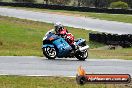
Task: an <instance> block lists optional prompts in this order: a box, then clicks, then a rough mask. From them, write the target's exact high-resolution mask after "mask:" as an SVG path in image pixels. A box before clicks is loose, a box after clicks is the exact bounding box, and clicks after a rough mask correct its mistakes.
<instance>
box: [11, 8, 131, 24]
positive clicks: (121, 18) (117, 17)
mask: <svg viewBox="0 0 132 88" xmlns="http://www.w3.org/2000/svg"><path fill="white" fill-rule="evenodd" d="M9 8H17V9H25V10H31V11H40V12H48V13H55V14H63V15H72V16H83V17H90V18H94V19H101V20H109V21H118V22H125V23H132V16H131V15H127V14H107V13H95V12H79V11H67V10H50V9H38V8H25V7H10V6H9Z"/></svg>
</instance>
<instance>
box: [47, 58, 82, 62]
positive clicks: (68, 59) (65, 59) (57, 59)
mask: <svg viewBox="0 0 132 88" xmlns="http://www.w3.org/2000/svg"><path fill="white" fill-rule="evenodd" d="M44 60H46V61H74V62H84V61H81V60H78V59H76V58H56V59H47V58H46V59H44Z"/></svg>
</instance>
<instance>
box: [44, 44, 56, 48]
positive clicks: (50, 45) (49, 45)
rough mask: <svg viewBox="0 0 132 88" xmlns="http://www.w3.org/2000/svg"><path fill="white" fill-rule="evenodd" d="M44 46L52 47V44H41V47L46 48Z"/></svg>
mask: <svg viewBox="0 0 132 88" xmlns="http://www.w3.org/2000/svg"><path fill="white" fill-rule="evenodd" d="M46 47H52V48H54V45H52V44H44V45H42V49H43V48H46Z"/></svg>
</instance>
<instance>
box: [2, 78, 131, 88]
mask: <svg viewBox="0 0 132 88" xmlns="http://www.w3.org/2000/svg"><path fill="white" fill-rule="evenodd" d="M125 87H129V84H128V85H127V84H126V85H123V84H116V85H114V84H86V85H82V86H80V85H78V84H77V83H76V80H75V78H66V77H24V76H21V77H20V76H0V88H125ZM130 87H131V86H130Z"/></svg>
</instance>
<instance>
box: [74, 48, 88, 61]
mask: <svg viewBox="0 0 132 88" xmlns="http://www.w3.org/2000/svg"><path fill="white" fill-rule="evenodd" d="M75 57H76V58H77V59H78V60H81V61H85V59H87V58H88V51H87V50H84V51H78V52H77V53H76V54H75Z"/></svg>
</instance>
